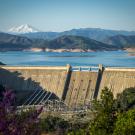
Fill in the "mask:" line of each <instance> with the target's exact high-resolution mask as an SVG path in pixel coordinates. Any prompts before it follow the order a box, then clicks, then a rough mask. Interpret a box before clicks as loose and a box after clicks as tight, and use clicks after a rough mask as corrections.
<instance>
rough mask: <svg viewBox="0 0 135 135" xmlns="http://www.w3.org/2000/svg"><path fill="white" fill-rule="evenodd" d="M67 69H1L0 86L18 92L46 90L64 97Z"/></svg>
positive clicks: (6, 67)
mask: <svg viewBox="0 0 135 135" xmlns="http://www.w3.org/2000/svg"><path fill="white" fill-rule="evenodd" d="M66 77H67V67H8V66H5V67H0V84H3V85H7V86H8V87H10V88H11V89H13V90H16V91H30V90H36V89H45V90H47V91H51V92H53V93H55V95H56V96H58V97H59V98H61V97H62V94H63V91H64V87H65V81H66Z"/></svg>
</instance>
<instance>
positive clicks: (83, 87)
mask: <svg viewBox="0 0 135 135" xmlns="http://www.w3.org/2000/svg"><path fill="white" fill-rule="evenodd" d="M97 77H98V72H88V71H82V72H81V71H73V72H71V79H70V83H69V87H68V91H67V95H66V99H65V103H66V104H67V105H68V106H71V107H72V106H77V105H83V104H84V103H87V102H89V101H90V100H91V99H92V98H93V95H94V91H95V88H96V82H97Z"/></svg>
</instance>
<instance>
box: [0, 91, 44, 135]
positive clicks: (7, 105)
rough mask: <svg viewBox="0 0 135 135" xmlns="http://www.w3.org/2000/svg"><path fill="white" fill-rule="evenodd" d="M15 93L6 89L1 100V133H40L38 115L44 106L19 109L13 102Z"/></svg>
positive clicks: (17, 134) (5, 134)
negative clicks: (37, 108)
mask: <svg viewBox="0 0 135 135" xmlns="http://www.w3.org/2000/svg"><path fill="white" fill-rule="evenodd" d="M14 99H15V95H14V94H13V92H12V91H10V90H6V91H5V92H4V93H3V98H2V100H1V101H0V135H39V134H40V130H39V127H38V122H39V119H38V116H39V114H40V113H41V111H42V108H40V109H39V110H36V109H34V108H32V109H29V110H19V111H17V107H15V106H13V105H12V103H13V101H14Z"/></svg>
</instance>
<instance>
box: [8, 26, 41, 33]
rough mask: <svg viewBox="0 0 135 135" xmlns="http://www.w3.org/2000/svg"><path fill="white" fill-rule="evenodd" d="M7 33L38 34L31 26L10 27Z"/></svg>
mask: <svg viewBox="0 0 135 135" xmlns="http://www.w3.org/2000/svg"><path fill="white" fill-rule="evenodd" d="M8 32H9V33H15V34H24V33H33V32H39V30H38V29H36V28H34V27H33V26H30V25H28V24H24V25H21V26H17V27H12V28H10V29H9V30H8Z"/></svg>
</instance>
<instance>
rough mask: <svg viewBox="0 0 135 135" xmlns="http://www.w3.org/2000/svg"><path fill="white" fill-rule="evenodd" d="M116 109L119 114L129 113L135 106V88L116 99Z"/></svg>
mask: <svg viewBox="0 0 135 135" xmlns="http://www.w3.org/2000/svg"><path fill="white" fill-rule="evenodd" d="M115 103H116V104H115V105H116V108H117V109H118V111H119V112H123V111H127V110H129V109H130V108H133V107H134V106H135V88H127V89H125V90H124V91H123V92H122V93H121V94H118V96H117V99H116V102H115Z"/></svg>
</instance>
